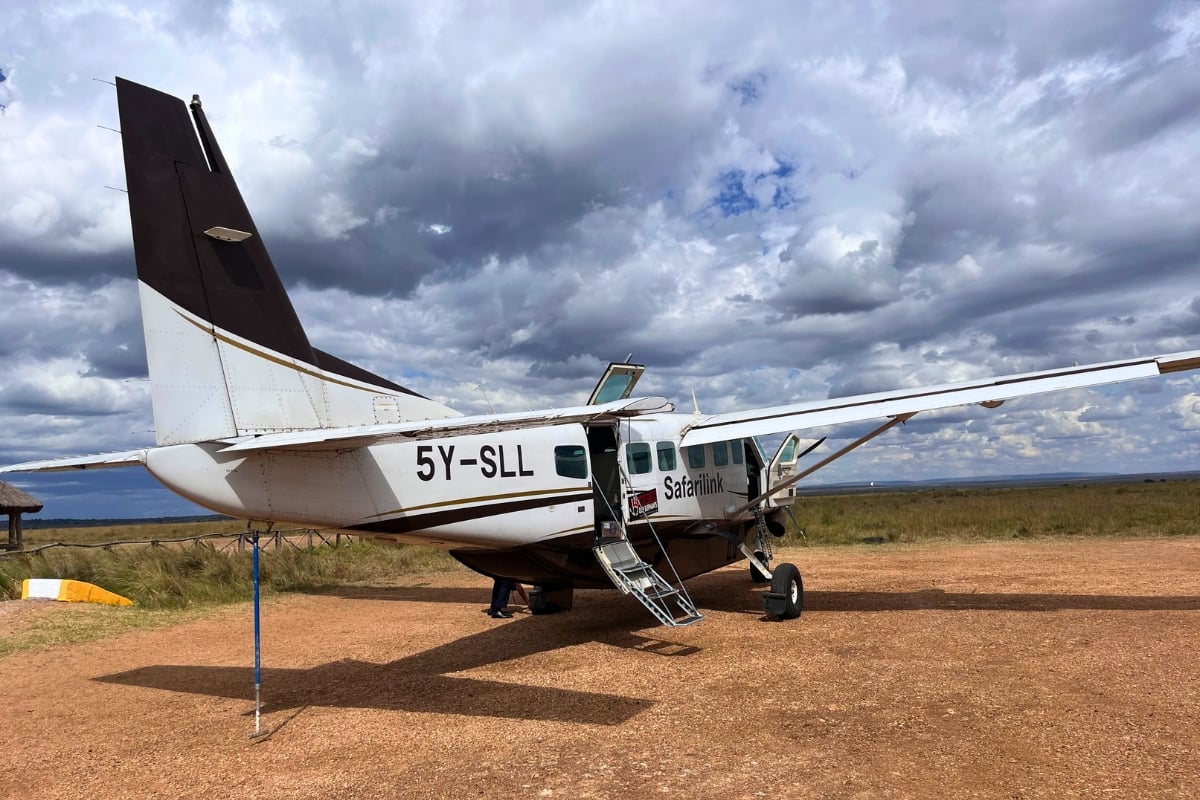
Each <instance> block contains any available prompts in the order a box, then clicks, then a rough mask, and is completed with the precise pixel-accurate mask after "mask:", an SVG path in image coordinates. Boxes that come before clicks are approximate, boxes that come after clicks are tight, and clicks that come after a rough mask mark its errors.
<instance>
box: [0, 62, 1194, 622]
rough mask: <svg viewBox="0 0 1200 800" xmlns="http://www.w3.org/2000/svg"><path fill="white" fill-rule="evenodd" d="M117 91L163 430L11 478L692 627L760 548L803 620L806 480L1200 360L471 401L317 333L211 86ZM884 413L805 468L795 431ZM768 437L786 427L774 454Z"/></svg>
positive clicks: (626, 382)
mask: <svg viewBox="0 0 1200 800" xmlns="http://www.w3.org/2000/svg"><path fill="white" fill-rule="evenodd" d="M117 99H118V106H119V108H120V119H121V133H122V141H123V149H124V159H125V172H126V178H127V181H128V187H127V188H128V192H129V211H130V217H131V220H132V224H133V243H134V253H135V259H136V262H137V274H138V287H139V293H140V303H141V311H142V324H143V329H144V333H145V338H146V357H147V362H148V367H149V374H150V383H151V398H152V404H153V411H154V424H155V439H156V446H155V447H149V448H145V449H140V450H133V451H128V452H123V453H114V454H109V455H102V456H85V457H80V458H68V459H58V460H52V461H38V462H29V463H25V464H17V465H15V466H11V467H6V468H3V469H0V472H18V471H54V470H70V469H88V468H102V467H117V466H126V465H141V466H143V467H145V468H146V469H147V470H149V471H150V473H151V474H152V475H153V476H154V477H155V478H156V479H158V480H159V481H160V482H162V483H163V484H164V485H166V486H167V487H168V488H170V489H172V490H174V491H175V492H177V493H178V494H180V495H182V496H184V497H186V498H188V499H189V500H191V501H193V502H195V503H198V504H199V505H201V506H204V507H206V508H209V509H212V510H213V511H216V512H220V513H222V514H227V515H230V516H233V517H239V518H243V519H246V520H249V521H251V523H252V524H258V525H300V526H305V527H313V528H325V529H336V530H341V531H346V532H349V533H352V534H359V535H366V536H372V537H376V538H381V539H390V540H394V541H397V542H409V543H417V544H423V545H431V546H435V547H441V548H446V549H448V550H449V551H450V553H451V554H452V555H453V556H454V557H455V558H457V559H458V560H459V561H461V562H462V563H463V564H465V565H466V566H468V567H470V568H471V569H473V570H476V571H478V572H480V573H483V574H484V575H488V576H491V577H494V578H509V579H512V580H515V581H518V582H521V583H527V584H531V585H532V586H533V587H534V591H533V593H532V605H533V608H534V611H535V612H549V611H554V610H565V609H569V608H570V607H571V601H572V592H573V590H574V589H575V588H603V587H612V586H615V587H616V588H618V589H619V590H621V591H622V592H624V593H626V594H629V595H632V596H633V597H634V598H635V599H637V600H638V601H640V602H641V603H642V604H643V605H645V606H646V608H647V609H648V610H649V611H650V612H651V613H652V614H653V615H654V616H655V618H656V619H658V620H659V621H660V622H661V623H663V624H665V625H683V624H689V623H692V622H695V621H697V620H699V619H700V618H701V617H700V614H699V613H698V612H697V610H696V608H695V606H694V605H693V604H692V602H691V600H690V598H688V596H687V592H686V590H685V588H684V585H683V582H684V581H685V580H686V579H688V578H690V577H693V576H695V575H700V574H702V573H705V572H709V571H711V570H714V569H717V568H719V567H722V566H725V565H726V564H729V563H732V562H735V561H738V560H740V559H742V558H746V559H747V560H748V561H749V562H750V566H751V568H750V572H751V576H752V577H753V578H754V579H755V580H756V581H760V582H764V583H765V582H770V588H769V590H768V591H767V592H765V594H764V601H763V602H764V609H765V611H766V612H767V613H768V614H771V615H774V616H777V617H780V618H784V619H787V618H794V617H796V616H798V615H799V614H800V611H801V608H802V605H803V582H802V580H801V577H800V573H799V571H798V570H797V569H796V567H795V566H793V565H792V564H786V563H784V564H777V565H775V566H774V567H772V566H771V564H770V557H771V539H772V537H773V536H780V535H782V534H783V532H784V527H785V520H786V517H787V515H788V514H789V513H790V511H789V508H790V504H791V502H792V499H793V497H792V491H791V489H790V487H791V486H792V484H794V483H795V482H796V481H798V480H800V479H801V478H803V477H805V476H806V475H809V474H811V473H812V472H814V471H815V470H817V469H820V468H821V467H822V466H824V465H826V464H828V463H829V462H831V461H833V460H834V459H836V458H838V457H840V456H842V455H844V454H845V453H847V452H849V451H850V450H853V449H854V448H856V447H858V446H860V445H862V444H864V443H865V442H867V441H869V440H870V439H872V438H874V437H875V436H878V435H879V434H881V433H883V432H884V431H887V430H888V429H890V428H892V427H893V426H895V425H898V424H900V423H902V422H904V421H906V420H908V419H910V418H912V416H913V415H915V414H919V413H921V412H926V411H931V410H935V409H941V408H947V407H951V406H958V405H967V404H980V405H983V406H985V407H988V408H995V407H997V406H999V405H1000V404H1001V403H1003V402H1004V401H1006V400H1009V399H1012V398H1016V397H1022V396H1025V395H1031V394H1037V393H1040V392H1052V391H1057V390H1062V389H1072V388H1078V387H1085V386H1095V385H1099V384H1104V383H1113V382H1118V381H1127V380H1134V379H1138V378H1146V377H1151V376H1157V375H1163V374H1167V373H1173V372H1180V371H1183V370H1190V369H1195V368H1197V367H1200V351H1191V352H1184V353H1174V354H1170V355H1161V356H1151V357H1145V358H1135V359H1131V360H1126V361H1114V362H1109V363H1103V364H1092V365H1086V366H1078V365H1075V366H1070V367H1066V368H1063V369H1058V370H1050V371H1043V372H1033V373H1026V374H1020V375H1009V376H1006V377H1000V378H994V379H988V380H978V381H971V382H967V383H957V384H948V385H943V386H931V387H925V388H921V389H903V390H897V391H888V392H878V393H874V394H867V395H859V396H855V397H841V398H837V399H824V400H816V401H812V402H803V403H793V404H790V405H781V406H776V407H771V408H760V409H756V410H751V411H742V412H736V413H729V414H716V415H703V414H700V413H699V412H698V410H697V412H696V413H675V411H674V407H673V405H672V404H670V403H669V402H667V400H666V399H665V398H660V397H634V396H633V395H632V390H633V388H634V386H635V385H636V383H637V379H638V377H639V376H640V375H641V374H642V371H643V369H644V368H643V367H642V366H641V365H637V364H628V363H618V364H613V365H611V366H610V367H609V369H608V370H607V371H606V373H605V374H604V376H603V377H602V378H601V380H600V382H599V384H598V385H597V386H596V389H595V391H593V393H592V396H591V397H590V398H589V401H588V403H586V404H585V405H582V406H577V407H571V408H554V409H547V410H542V411H529V412H518V413H503V414H486V415H477V416H463V415H461V414H459V413H458V412H456V411H454V410H453V409H451V408H449V407H447V406H445V405H442V404H441V403H438V402H435V401H433V400H430V399H428V398H426V397H423V396H421V395H419V394H416V393H415V392H412V391H410V390H408V389H405V388H404V387H402V386H399V385H397V384H395V383H393V382H391V381H389V380H387V379H385V378H382V377H380V376H378V375H374V374H372V373H370V372H368V371H366V370H364V369H361V368H359V367H357V366H355V365H353V364H350V363H348V362H346V361H343V360H342V359H339V358H337V357H335V356H332V355H330V354H328V353H325V352H322V351H321V350H318V349H316V348H314V347H313V346H312V345H311V344H310V343H309V340H308V337H307V336H306V335H305V332H304V329H303V328H302V327H301V325H300V321H299V319H298V318H297V316H296V312H295V310H294V309H293V307H292V304H291V301H290V300H289V299H288V296H287V293H286V292H285V291H284V287H283V284H282V283H281V281H280V279H279V276H278V275H277V273H276V271H275V268H274V266H273V265H272V262H271V259H270V257H269V256H268V255H267V250H266V247H265V245H264V243H263V241H262V238H261V237H260V236H259V233H258V229H257V228H256V227H255V225H254V221H253V220H252V219H251V217H250V213H249V211H248V210H247V208H246V205H245V203H244V202H243V200H242V196H241V193H240V192H239V191H238V188H237V184H236V183H235V182H234V179H233V174H232V172H231V171H230V168H229V165H228V163H226V161H225V158H224V156H223V155H222V153H221V149H220V148H219V147H218V145H217V140H216V138H215V137H214V135H213V132H212V129H211V128H210V127H209V123H208V120H207V119H206V117H205V114H204V111H203V108H202V106H201V103H200V100H199V98H198V97H193V99H192V102H191V103H190V109H191V114H190V116H189V113H188V107H187V106H185V104H184V102H183V101H182V100H179V99H177V98H174V97H171V96H169V95H167V94H164V93H162V92H159V91H156V90H154V89H150V88H148V87H145V86H140V85H138V84H135V83H132V82H130V81H126V80H123V79H120V78H118V79H117ZM867 420H876V421H878V422H879V425H878V427H876V428H875V429H874V430H873V431H871V432H870V433H868V434H867V435H865V436H863V437H862V438H860V439H858V440H857V441H855V442H853V443H851V444H850V445H848V446H846V447H844V448H842V449H841V450H839V451H837V452H835V453H833V454H832V455H830V456H828V457H826V458H825V459H823V460H822V461H820V462H819V463H817V464H814V465H813V466H811V467H808V468H806V469H804V470H799V469H798V468H797V460H798V458H799V457H800V456H801V455H803V454H804V452H807V450H804V448H803V445H802V440H801V439H800V438H799V437H798V435H797V434H796V433H795V432H796V431H803V430H806V429H815V428H820V427H824V426H827V425H834V424H840V423H851V422H862V421H867ZM769 434H787V436H786V438H785V439H784V442H783V445H782V446H781V447H780V448H779V450H778V452H776V453H775V454H774V457H773V458H770V459H768V458H767V457H766V455H765V453H764V452H763V451H762V449H761V448H760V445H759V444H758V442H757V439H756V438H755V437H758V436H765V435H769ZM808 449H812V446H810V447H809V448H808Z"/></svg>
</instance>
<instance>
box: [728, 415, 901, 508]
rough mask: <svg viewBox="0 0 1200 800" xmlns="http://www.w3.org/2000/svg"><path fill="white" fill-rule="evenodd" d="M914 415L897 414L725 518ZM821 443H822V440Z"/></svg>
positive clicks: (752, 506) (749, 501) (791, 483)
mask: <svg viewBox="0 0 1200 800" xmlns="http://www.w3.org/2000/svg"><path fill="white" fill-rule="evenodd" d="M916 415H917V412H915V411H914V412H912V413H909V414H897V415H896V416H894V417H892V418H891V419H889V420H888V421H887V422H885V423H883V424H882V425H880V426H879V427H878V428H876V429H875V430H873V431H871V432H870V433H868V434H867V435H866V436H860V437H859V438H857V439H855V440H854V441H853V442H851V443H850V444H848V445H846V446H845V447H843V448H842V449H841V450H838V451H837V452H836V453H833V454H832V455H829V456H826V457H825V458H823V459H821V460H820V461H818V462H817V463H816V464H813V465H812V466H811V467H809V468H808V469H806V470H804V471H803V472H797V473H796V474H795V475H793V476H792V477H790V478H788V479H787V480H786V481H784V482H783V483H780V484H776V485H775V486H772V487H771V488H770V489H768V490H767V491H765V492H763V493H762V494H760V495H759V496H758V497H755V498H753V499H750V500H747V501H746V502H745V503H743V504H742V505H740V506H738V507H737V508H735V509H733V510H732V511H730V512H728V513H727V515H726V516H729V517H736V516H737V515H739V514H741V513H743V512H746V511H749V510H750V509H752V508H754V507H755V506H756V505H758V504H759V503H761V502H763V501H764V500H766V499H767V498H768V497H770V496H771V495H773V494H775V493H777V492H778V491H779V490H780V489H786V488H788V487H789V486H791V485H793V484H795V483H798V482H799V481H800V479H801V478H807V477H808V476H809V475H812V474H813V473H814V472H816V471H817V470H819V469H820V468H821V467H824V466H826V465H827V464H829V463H831V462H833V461H837V460H838V459H839V458H841V457H842V456H844V455H846V453H849V452H850V451H851V450H854V449H856V448H858V447H861V446H863V445H864V444H866V443H867V442H869V441H871V440H872V439H874V438H875V437H876V436H878V435H879V434H881V433H887V432H888V431H890V430H891V429H892V428H894V427H896V426H897V425H900V424H901V423H904V422H908V421H909V420H910V419H912V418H913V417H915V416H916ZM822 441H824V440H822ZM811 449H812V448H811V447H810V448H809V450H811ZM806 452H807V451H806Z"/></svg>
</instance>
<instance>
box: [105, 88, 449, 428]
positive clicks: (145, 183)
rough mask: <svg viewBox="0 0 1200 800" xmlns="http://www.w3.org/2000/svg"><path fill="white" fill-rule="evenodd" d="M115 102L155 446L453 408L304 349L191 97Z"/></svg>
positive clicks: (158, 95) (149, 93) (436, 414)
mask: <svg viewBox="0 0 1200 800" xmlns="http://www.w3.org/2000/svg"><path fill="white" fill-rule="evenodd" d="M117 101H118V105H119V107H120V115H121V133H122V141H123V147H124V155H125V174H126V181H127V185H128V186H127V188H128V190H129V213H130V219H131V221H132V224H133V244H134V254H135V258H136V260H137V273H138V281H139V289H140V293H141V304H142V324H143V328H144V331H145V335H146V357H147V361H148V362H149V363H148V366H149V370H150V382H151V391H152V396H153V402H154V419H155V429H156V431H157V438H158V443H159V444H178V443H183V442H197V441H207V440H211V439H220V438H228V437H233V436H240V435H247V434H255V433H269V432H277V431H290V430H307V429H312V428H330V427H343V426H347V425H367V424H375V423H381V422H399V421H407V420H414V419H434V418H442V417H447V416H457V413H456V412H454V411H453V410H451V409H449V408H447V407H446V406H443V405H441V404H440V403H436V402H434V401H432V400H428V399H427V398H424V397H421V396H420V395H418V394H416V393H414V392H411V391H409V390H407V389H405V388H403V387H401V386H398V385H396V384H394V383H392V382H390V381H387V380H385V379H383V378H380V377H379V376H377V375H373V374H371V373H370V372H367V371H366V370H363V369H361V368H359V367H355V366H354V365H352V364H349V363H347V362H345V361H342V360H341V359H338V358H335V357H333V356H330V355H328V354H326V353H322V352H321V351H319V350H316V349H314V348H313V347H312V345H311V344H309V341H308V337H307V336H306V335H305V333H304V329H303V328H302V327H301V325H300V320H299V318H298V317H297V316H296V312H295V309H294V308H293V307H292V303H291V301H290V300H289V299H288V296H287V292H286V291H285V290H284V287H283V284H282V282H281V281H280V280H279V276H278V274H277V273H276V271H275V267H274V266H273V265H272V263H271V258H270V256H269V255H268V254H267V250H266V247H265V246H264V244H263V241H262V238H261V237H260V236H259V233H258V229H257V228H256V227H255V225H254V220H253V219H252V218H251V217H250V213H249V211H248V210H247V209H246V204H245V202H244V201H243V200H242V196H241V192H239V191H238V187H237V184H236V183H235V182H234V179H233V175H232V173H231V172H230V169H229V165H228V164H227V163H226V162H225V158H224V156H223V155H222V153H221V150H220V148H219V146H218V144H217V141H216V137H215V136H214V135H213V132H212V129H211V128H210V127H209V124H208V120H207V118H206V117H205V115H204V111H203V108H202V107H201V104H200V101H199V99H198V98H197V99H194V100H193V101H192V104H191V110H192V114H193V115H194V116H195V126H194V127H193V120H192V117H191V116H189V114H188V108H187V107H186V106H185V105H184V103H183V101H182V100H179V99H178V98H175V97H172V96H170V95H167V94H163V93H162V92H159V91H156V90H154V89H150V88H147V87H145V86H140V85H138V84H136V83H131V82H129V81H126V80H123V79H121V78H118V79H117Z"/></svg>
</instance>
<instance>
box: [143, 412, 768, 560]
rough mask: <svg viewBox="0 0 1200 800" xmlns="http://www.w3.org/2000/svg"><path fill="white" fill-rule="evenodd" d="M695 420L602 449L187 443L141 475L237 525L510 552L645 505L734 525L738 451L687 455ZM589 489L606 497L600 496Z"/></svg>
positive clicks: (733, 446) (521, 434) (573, 428)
mask: <svg viewBox="0 0 1200 800" xmlns="http://www.w3.org/2000/svg"><path fill="white" fill-rule="evenodd" d="M691 419H692V418H691V417H690V416H688V415H683V414H662V415H655V416H652V417H641V418H637V419H633V420H629V421H623V422H621V423H620V424H619V425H617V426H608V430H609V431H612V433H610V434H607V442H608V444H607V446H602V445H597V444H596V442H595V441H593V442H592V443H591V444H590V445H589V437H588V430H587V429H586V428H585V427H584V426H583V425H581V424H569V425H556V426H546V427H539V428H529V429H524V430H513V431H503V432H497V433H488V434H481V435H470V436H456V437H449V438H441V439H431V440H426V441H389V442H385V443H377V444H372V445H368V446H364V447H355V448H348V449H339V450H335V449H312V450H302V451H297V450H294V449H293V450H288V451H271V450H266V451H261V452H251V453H249V454H246V453H228V454H224V453H221V452H220V450H221V449H222V448H223V447H224V445H222V444H219V443H206V444H182V445H174V446H168V447H159V448H155V449H153V450H151V451H150V452H149V453H148V455H147V460H146V466H147V468H148V469H149V471H150V472H151V473H152V474H153V475H154V476H155V477H156V478H157V479H158V480H159V481H161V482H162V483H163V484H165V485H166V486H167V487H169V488H170V489H172V490H174V491H176V492H178V493H179V494H181V495H184V496H185V497H187V498H189V499H190V500H192V501H194V502H196V503H198V504H200V505H202V506H204V507H206V508H209V509H212V510H214V511H217V512H220V513H223V514H228V515H231V516H236V517H242V518H248V519H251V520H257V521H262V522H274V523H277V524H287V525H302V526H305V527H317V528H329V529H341V530H350V531H355V532H359V533H369V534H373V535H377V536H381V537H385V538H393V539H396V540H398V541H408V542H414V543H422V544H431V545H435V546H442V547H449V548H463V547H467V548H470V547H491V548H502V547H515V546H521V545H526V544H533V543H538V542H545V541H547V540H551V539H556V538H559V537H563V536H570V535H574V534H580V533H587V532H590V531H592V530H593V528H594V526H595V523H596V520H597V519H600V518H605V517H606V512H607V513H608V515H609V516H611V512H609V511H608V509H607V508H606V507H605V506H612V507H613V509H614V510H616V508H617V507H618V504H619V508H620V509H623V512H622V513H623V514H624V515H625V516H626V517H627V518H631V519H632V521H633V522H634V524H637V519H638V517H639V514H638V513H637V509H636V508H635V509H632V510H631V505H630V503H631V498H633V497H636V496H638V495H641V496H642V498H643V501H647V500H649V498H650V497H651V496H652V497H653V500H654V501H655V502H656V504H657V508H656V509H653V508H651V509H648V513H649V516H650V519H651V521H652V522H654V523H658V522H681V521H689V520H693V521H697V522H699V521H701V520H724V519H726V518H727V517H728V511H729V509H731V508H733V507H736V506H739V505H741V504H743V503H744V502H745V500H746V493H747V484H748V480H747V471H746V464H745V460H744V459H745V454H744V451H743V449H742V442H741V440H736V441H735V442H731V443H724V442H720V443H715V444H709V445H701V446H699V447H696V448H682V449H681V448H680V447H679V445H678V442H679V438H680V433H681V431H682V430H683V429H684V428H685V427H686V425H687V424H688V423H689V422H690V421H691ZM593 431H594V429H593ZM614 433H615V436H614V435H612V434H614ZM613 444H615V451H614V448H613ZM598 471H599V474H598ZM618 471H619V473H621V474H620V475H618ZM622 476H623V477H622ZM594 483H595V484H596V485H597V486H598V487H606V489H607V490H606V491H597V492H595V493H594V492H593V491H592V487H593V484H594ZM646 493H651V494H646ZM606 498H607V499H606ZM598 505H599V507H598ZM635 505H636V501H635Z"/></svg>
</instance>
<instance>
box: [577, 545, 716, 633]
mask: <svg viewBox="0 0 1200 800" xmlns="http://www.w3.org/2000/svg"><path fill="white" fill-rule="evenodd" d="M603 533H604V534H605V535H603V536H601V537H600V538H598V539H597V540H596V545H595V547H593V548H592V552H594V553H595V554H596V560H597V561H599V562H600V566H601V567H603V568H604V572H605V573H606V574H607V575H608V577H609V580H611V581H612V582H613V585H614V586H616V587H617V589H619V590H620V591H621V593H622V594H629V595H633V597H634V599H635V600H637V601H638V602H639V603H641V604H642V605H643V606H645V607H646V610H647V611H649V612H650V613H651V614H653V615H654V618H655V619H657V620H658V621H659V622H661V623H662V624H663V625H666V626H668V627H671V628H678V627H681V626H683V625H691V624H692V623H695V622H699V621H700V620H702V619H704V617H703V616H701V615H700V613H699V612H697V611H696V606H695V605H693V604H692V598H691V597H689V596H688V593H687V590H686V589H684V588H683V581H679V588H676V587H675V586H672V585H671V584H670V583H668V582H667V581H666V580H665V579H664V578H663V577H662V576H661V575H659V574H658V573H657V572H656V571H655V570H654V568H653V567H651V566H650V565H649V564H647V563H646V562H645V561H643V560H642V558H641V556H639V555H638V554H637V551H636V550H634V549H633V545H632V544H630V542H629V539H628V537H627V536H626V533H625V530H624V528H623V526H622V525H621V524H620V523H618V522H608V523H605V525H604V531H603ZM655 538H656V539H657V535H656V536H655ZM660 546H661V543H660ZM663 555H664V557H665V556H666V550H664V551H663ZM667 564H668V565H670V564H671V562H670V559H669V558H667ZM671 569H672V571H674V566H671Z"/></svg>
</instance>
